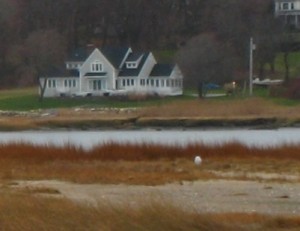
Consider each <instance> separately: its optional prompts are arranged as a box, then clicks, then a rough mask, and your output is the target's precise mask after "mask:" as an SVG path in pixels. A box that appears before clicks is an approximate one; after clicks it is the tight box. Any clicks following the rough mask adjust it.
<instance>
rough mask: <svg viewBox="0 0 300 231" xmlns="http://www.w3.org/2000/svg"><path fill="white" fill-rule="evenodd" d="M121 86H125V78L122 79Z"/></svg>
mask: <svg viewBox="0 0 300 231" xmlns="http://www.w3.org/2000/svg"><path fill="white" fill-rule="evenodd" d="M122 86H123V87H125V86H126V80H125V79H123V81H122Z"/></svg>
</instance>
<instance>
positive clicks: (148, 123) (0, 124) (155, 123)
mask: <svg viewBox="0 0 300 231" xmlns="http://www.w3.org/2000/svg"><path fill="white" fill-rule="evenodd" d="M299 126H300V118H298V119H288V118H277V117H232V118H206V117H178V118H176V117H138V116H127V117H126V116H122V117H115V118H114V117H110V118H95V117H90V118H89V117H87V118H79V117H76V118H66V117H61V116H49V117H24V116H21V117H20V116H17V117H3V116H2V117H0V131H26V130H58V129H59V130H60V129H72V130H107V129H110V130H138V129H157V130H162V129H178V128H180V129H215V128H226V129H232V128H248V129H278V128H283V127H299Z"/></svg>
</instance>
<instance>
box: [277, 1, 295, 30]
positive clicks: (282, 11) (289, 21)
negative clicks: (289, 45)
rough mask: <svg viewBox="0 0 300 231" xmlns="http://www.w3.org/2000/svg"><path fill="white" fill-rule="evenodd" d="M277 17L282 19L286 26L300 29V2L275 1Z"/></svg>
mask: <svg viewBox="0 0 300 231" xmlns="http://www.w3.org/2000/svg"><path fill="white" fill-rule="evenodd" d="M274 1H275V16H276V17H279V18H282V19H283V21H284V22H285V24H286V25H288V26H290V27H292V28H294V29H300V0H274Z"/></svg>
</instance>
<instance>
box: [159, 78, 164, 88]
mask: <svg viewBox="0 0 300 231" xmlns="http://www.w3.org/2000/svg"><path fill="white" fill-rule="evenodd" d="M160 84H161V86H162V87H164V86H165V81H164V80H163V79H162V80H161V82H160Z"/></svg>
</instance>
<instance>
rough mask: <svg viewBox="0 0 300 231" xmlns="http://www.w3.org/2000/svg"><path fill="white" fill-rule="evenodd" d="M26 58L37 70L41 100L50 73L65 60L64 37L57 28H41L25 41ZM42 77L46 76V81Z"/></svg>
mask: <svg viewBox="0 0 300 231" xmlns="http://www.w3.org/2000/svg"><path fill="white" fill-rule="evenodd" d="M25 47H26V60H27V62H28V64H29V66H31V67H33V68H34V69H35V72H36V78H37V80H38V84H39V86H40V91H41V94H40V100H42V99H43V97H44V92H45V88H46V82H47V77H48V73H50V72H52V71H53V69H56V68H59V67H60V66H61V65H62V64H63V61H64V57H65V45H64V39H63V37H62V36H61V35H60V34H59V33H57V32H56V31H55V30H41V31H37V32H33V33H32V34H30V35H29V37H28V38H27V39H26V42H25ZM40 77H45V81H44V83H42V82H41V81H40Z"/></svg>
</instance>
